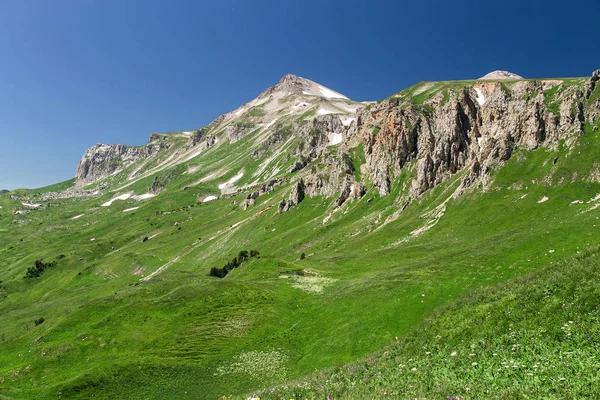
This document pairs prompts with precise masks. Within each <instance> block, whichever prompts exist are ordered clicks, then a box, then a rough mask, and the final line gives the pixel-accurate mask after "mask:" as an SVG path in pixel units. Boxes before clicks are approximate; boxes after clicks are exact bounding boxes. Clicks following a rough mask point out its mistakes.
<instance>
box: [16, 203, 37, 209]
mask: <svg viewBox="0 0 600 400" xmlns="http://www.w3.org/2000/svg"><path fill="white" fill-rule="evenodd" d="M21 204H23V206H24V207H29V208H38V207H39V206H41V204H33V203H21Z"/></svg>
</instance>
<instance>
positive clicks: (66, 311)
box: [0, 70, 600, 400]
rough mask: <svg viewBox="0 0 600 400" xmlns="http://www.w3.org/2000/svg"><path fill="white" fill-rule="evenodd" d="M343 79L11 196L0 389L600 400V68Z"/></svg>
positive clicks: (1, 288)
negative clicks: (360, 87) (351, 91)
mask: <svg viewBox="0 0 600 400" xmlns="http://www.w3.org/2000/svg"><path fill="white" fill-rule="evenodd" d="M275 82H277V77H275V78H274V82H273V83H275ZM334 89H336V88H327V87H325V86H323V85H321V84H319V83H316V82H313V81H312V80H309V79H305V78H302V77H298V76H295V75H290V74H288V75H285V76H284V77H283V78H281V80H280V81H279V82H278V83H276V84H275V85H274V86H272V87H270V88H268V89H266V90H265V91H263V92H262V93H260V94H259V95H258V97H256V98H255V99H253V100H251V101H249V102H247V103H245V104H243V105H242V106H240V107H239V108H238V109H236V110H234V111H231V112H229V113H226V114H223V115H221V116H220V117H218V118H217V119H216V120H215V121H213V122H212V123H210V124H209V125H207V126H204V127H200V128H199V129H196V130H190V131H177V132H168V133H160V134H159V133H154V134H151V136H150V137H149V141H148V143H147V144H145V145H143V146H129V145H126V144H98V145H95V146H93V147H91V148H89V149H88V150H87V151H86V152H85V154H84V155H83V157H82V158H81V161H80V162H79V165H78V166H76V165H74V166H73V170H74V171H75V170H76V176H75V178H73V179H71V180H68V181H65V182H61V183H57V184H55V185H52V186H47V187H42V188H39V189H17V190H12V191H3V193H2V194H0V399H3V400H4V399H7V400H8V399H56V398H61V399H64V398H68V399H91V398H106V399H169V398H173V399H230V398H231V399H248V398H255V399H256V398H260V399H286V400H289V399H296V400H300V399H323V400H324V399H327V398H330V399H383V398H398V399H409V398H410V399H413V398H418V399H442V398H444V399H446V398H455V399H457V398H460V399H485V398H493V399H515V398H531V399H541V398H544V399H552V398H557V399H559V398H560V399H564V398H570V399H583V398H598V397H600V359H599V357H598V354H599V351H600V246H599V243H598V235H599V234H600V220H599V217H600V131H599V127H600V70H597V71H595V72H592V71H590V75H589V76H585V77H580V78H547V79H524V78H522V77H520V76H519V75H516V74H514V73H510V72H506V71H494V72H492V73H490V74H488V75H486V76H484V77H482V78H480V79H473V80H461V81H441V82H420V83H417V84H415V85H414V86H411V87H408V88H406V89H404V90H401V91H399V92H396V93H395V94H393V95H392V96H390V97H388V98H385V99H382V100H380V101H374V102H359V101H353V100H351V99H349V98H348V97H346V96H345V95H343V94H341V93H339V92H337V91H335V90H334ZM397 89H399V88H392V91H393V90H397ZM390 93H391V92H390ZM255 95H256V94H253V95H252V96H255ZM248 97H250V96H248ZM242 101H244V99H243V98H241V99H240V103H241V102H242Z"/></svg>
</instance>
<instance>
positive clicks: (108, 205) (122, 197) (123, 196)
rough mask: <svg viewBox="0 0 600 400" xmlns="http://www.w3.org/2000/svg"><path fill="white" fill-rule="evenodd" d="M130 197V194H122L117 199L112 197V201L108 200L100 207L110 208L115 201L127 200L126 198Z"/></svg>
mask: <svg viewBox="0 0 600 400" xmlns="http://www.w3.org/2000/svg"><path fill="white" fill-rule="evenodd" d="M130 197H131V193H125V194H122V195H120V196H117V197H113V198H112V199H110V200H109V201H107V202H106V203H104V204H102V207H110V206H111V205H112V203H113V201H117V200H127V199H128V198H130Z"/></svg>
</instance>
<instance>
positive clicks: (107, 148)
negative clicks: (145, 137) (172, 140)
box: [75, 143, 163, 184]
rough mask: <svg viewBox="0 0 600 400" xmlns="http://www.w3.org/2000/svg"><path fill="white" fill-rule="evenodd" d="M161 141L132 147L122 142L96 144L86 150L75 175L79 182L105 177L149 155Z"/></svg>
mask: <svg viewBox="0 0 600 400" xmlns="http://www.w3.org/2000/svg"><path fill="white" fill-rule="evenodd" d="M161 146H163V143H160V144H148V145H146V146H142V147H132V146H126V145H123V144H97V145H95V146H92V147H90V148H89V149H87V150H86V152H85V154H84V155H83V157H82V158H81V161H79V165H78V166H77V171H76V173H75V177H76V178H77V182H78V183H79V184H87V183H92V182H95V181H97V180H99V179H102V178H106V177H108V176H110V175H112V174H113V173H116V172H117V171H119V170H122V169H124V168H126V167H127V166H128V165H130V164H132V163H134V162H136V161H138V160H141V159H145V158H148V157H150V156H151V155H152V154H153V153H155V152H156V151H158V150H159V149H160V148H161Z"/></svg>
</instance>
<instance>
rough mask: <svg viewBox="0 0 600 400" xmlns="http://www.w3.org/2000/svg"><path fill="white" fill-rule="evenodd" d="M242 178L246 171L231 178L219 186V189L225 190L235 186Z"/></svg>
mask: <svg viewBox="0 0 600 400" xmlns="http://www.w3.org/2000/svg"><path fill="white" fill-rule="evenodd" d="M242 176H244V171H240V172H239V173H238V174H237V175H235V176H233V177H231V178H230V179H229V180H228V181H226V182H223V183H221V184H219V189H221V190H223V189H225V188H226V187H227V186H231V185H233V184H234V183H235V182H237V181H238V180H240V178H241V177H242Z"/></svg>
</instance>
